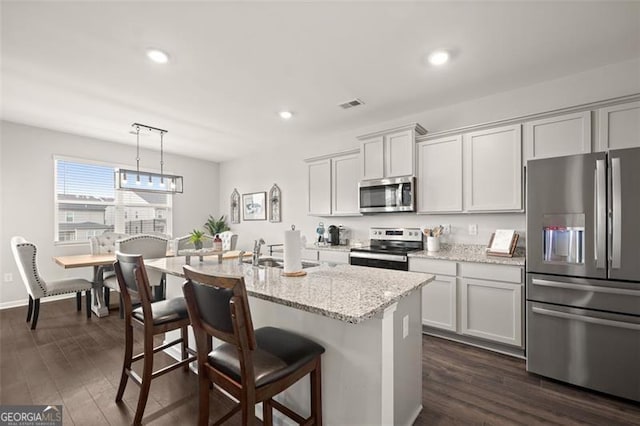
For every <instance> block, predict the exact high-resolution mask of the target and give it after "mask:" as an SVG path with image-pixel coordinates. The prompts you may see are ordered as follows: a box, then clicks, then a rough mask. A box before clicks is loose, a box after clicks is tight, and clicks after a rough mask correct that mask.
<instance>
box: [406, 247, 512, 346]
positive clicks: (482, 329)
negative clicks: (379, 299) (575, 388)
mask: <svg viewBox="0 0 640 426" xmlns="http://www.w3.org/2000/svg"><path fill="white" fill-rule="evenodd" d="M409 270H410V271H414V272H426V273H430V274H433V275H435V279H434V281H432V282H431V283H429V284H427V285H426V286H425V287H423V289H422V324H423V325H426V326H429V327H433V328H437V329H440V330H446V331H448V332H453V333H456V334H459V335H464V336H472V337H474V338H480V339H484V340H487V341H491V342H497V343H500V344H504V345H509V346H513V347H517V348H522V347H523V343H524V342H523V303H524V302H523V296H524V292H523V282H524V281H523V280H524V271H523V268H522V267H520V266H505V265H492V264H481V263H471V262H453V261H446V260H445V261H443V260H432V259H424V258H413V257H412V258H409Z"/></svg>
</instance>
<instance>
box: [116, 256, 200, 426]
mask: <svg viewBox="0 0 640 426" xmlns="http://www.w3.org/2000/svg"><path fill="white" fill-rule="evenodd" d="M116 257H117V260H116V263H115V264H114V267H115V272H116V277H117V280H118V285H119V287H120V293H121V294H122V299H123V301H124V311H125V321H124V323H125V351H124V361H123V364H122V373H121V374H120V385H119V386H118V392H117V393H116V402H120V401H122V397H123V395H124V391H125V388H126V387H127V382H128V380H129V378H131V380H133V382H134V383H135V384H137V385H138V386H140V392H139V393H138V405H137V406H136V413H135V416H134V419H133V424H134V425H139V424H141V422H142V416H143V414H144V409H145V407H146V405H147V399H148V398H149V389H150V386H151V380H152V379H154V378H156V377H158V376H161V375H163V374H165V373H168V372H170V371H173V370H175V369H176V368H178V367H183V368H184V370H185V374H188V371H189V363H191V362H193V361H195V360H196V357H195V356H189V354H190V353H191V354H192V355H195V352H194V351H192V350H190V349H189V333H188V331H187V326H188V325H189V315H188V313H187V305H186V303H185V300H184V297H175V298H172V299H168V300H162V301H159V302H154V301H153V298H152V296H151V287H150V286H149V280H148V278H147V272H146V268H145V267H144V261H143V258H142V256H140V255H132V254H123V253H119V252H118V253H117V254H116ZM136 306H137V307H136ZM134 328H138V329H139V330H141V331H142V333H143V342H144V343H143V352H142V353H140V354H138V355H135V356H134V355H133V329H134ZM171 330H180V337H179V338H178V339H175V340H173V341H171V342H169V343H164V344H162V345H161V346H159V347H155V348H154V336H157V335H159V334H164V333H166V332H168V331H171ZM178 344H179V345H180V349H181V350H180V352H181V359H180V361H178V362H175V363H173V364H170V365H167V366H163V367H162V368H160V369H158V370H156V371H153V355H154V354H155V353H156V352H159V351H161V350H163V349H166V348H170V347H172V346H174V345H178ZM138 360H142V361H143V367H142V372H141V374H138V373H137V372H136V371H134V369H133V368H132V364H133V363H134V362H136V361H138Z"/></svg>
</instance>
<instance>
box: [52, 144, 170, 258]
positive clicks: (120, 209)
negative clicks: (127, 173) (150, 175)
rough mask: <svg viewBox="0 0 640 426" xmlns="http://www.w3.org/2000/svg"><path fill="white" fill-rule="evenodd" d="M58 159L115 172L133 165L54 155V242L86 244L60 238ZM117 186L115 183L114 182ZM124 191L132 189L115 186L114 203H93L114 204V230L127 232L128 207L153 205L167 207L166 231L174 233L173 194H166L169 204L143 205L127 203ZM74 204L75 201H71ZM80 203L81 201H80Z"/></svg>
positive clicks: (152, 205)
mask: <svg viewBox="0 0 640 426" xmlns="http://www.w3.org/2000/svg"><path fill="white" fill-rule="evenodd" d="M58 161H66V162H69V163H80V164H87V165H94V166H100V167H108V168H110V169H112V170H113V171H114V173H115V170H116V169H127V168H130V167H131V166H128V165H126V164H116V163H109V162H106V161H98V160H92V159H87V158H80V157H68V156H64V155H54V156H53V220H54V223H53V243H54V246H72V245H85V244H87V243H88V241H89V240H88V239H87V240H69V241H65V240H59V239H58V237H59V234H60V230H59V225H60V219H61V218H62V217H61V215H60V209H59V200H58V194H57V189H58V188H57V184H58ZM145 170H146V171H150V172H154V173H160V171H159V170H156V169H153V168H145ZM165 173H166V174H175V173H172V172H170V171H167V170H165ZM114 179H115V175H114ZM114 186H115V184H114ZM123 192H131V191H123V190H117V189H115V187H114V200H113V203H107V202H96V203H93V204H96V205H105V206H113V208H114V215H115V218H114V232H119V233H125V230H126V220H127V218H125V217H124V211H125V209H126V208H127V207H129V208H131V207H134V208H135V207H145V208H148V207H153V208H162V209H165V211H166V212H167V213H166V217H165V218H163V219H165V220H166V229H165V233H166V234H167V235H172V233H173V194H166V196H167V204H157V203H153V204H145V205H141V204H132V203H125V201H124V197H123ZM70 204H73V203H70ZM79 204H80V203H79ZM118 215H122V217H121V218H118ZM64 219H66V217H64ZM64 223H68V222H64ZM119 224H122V225H121V226H122V229H119Z"/></svg>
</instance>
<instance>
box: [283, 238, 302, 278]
mask: <svg viewBox="0 0 640 426" xmlns="http://www.w3.org/2000/svg"><path fill="white" fill-rule="evenodd" d="M301 256H302V254H301V247H300V231H294V230H291V231H285V232H284V272H285V273H291V272H300V271H301V270H302V261H301Z"/></svg>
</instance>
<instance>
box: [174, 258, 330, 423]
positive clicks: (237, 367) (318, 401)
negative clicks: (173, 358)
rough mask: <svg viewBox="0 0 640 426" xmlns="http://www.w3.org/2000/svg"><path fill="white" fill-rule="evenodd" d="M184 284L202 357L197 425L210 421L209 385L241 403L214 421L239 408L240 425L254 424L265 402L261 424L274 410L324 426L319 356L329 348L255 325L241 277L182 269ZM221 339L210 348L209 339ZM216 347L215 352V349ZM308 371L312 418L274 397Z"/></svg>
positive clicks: (224, 419) (301, 420)
mask: <svg viewBox="0 0 640 426" xmlns="http://www.w3.org/2000/svg"><path fill="white" fill-rule="evenodd" d="M184 275H185V278H186V279H187V282H186V283H185V284H184V286H183V287H182V290H183V292H184V296H185V299H186V301H187V309H188V311H189V318H190V319H191V326H192V327H193V332H194V335H195V338H196V347H197V357H198V404H199V407H198V413H199V414H198V425H200V426H205V425H208V424H210V423H209V389H210V387H211V383H214V384H215V385H217V386H218V387H220V388H222V389H223V390H224V391H225V392H227V393H228V394H229V395H231V396H232V397H233V398H234V399H235V400H236V401H238V403H237V405H236V406H235V407H234V408H233V409H232V410H231V411H229V412H228V413H227V414H225V415H224V416H222V417H221V418H220V419H218V420H217V421H216V422H215V423H214V424H216V425H218V424H224V423H225V422H226V421H227V420H228V419H229V418H230V417H231V416H233V415H234V414H235V413H237V412H238V411H240V412H241V413H242V414H241V415H242V424H243V425H245V426H251V425H254V424H256V421H255V420H256V419H255V404H257V403H260V402H262V409H263V424H264V425H265V426H271V425H273V409H274V408H275V409H276V410H278V411H279V412H281V413H283V414H285V415H287V416H288V417H290V418H291V419H293V420H294V421H295V422H297V423H298V424H305V425H311V424H313V425H322V378H321V356H322V354H323V353H324V351H325V349H324V348H323V347H322V346H321V345H319V344H318V343H316V342H314V341H312V340H311V339H308V338H307V337H305V336H301V335H299V334H296V333H293V332H291V331H288V330H283V329H280V328H275V327H262V328H259V329H257V330H254V328H253V321H252V319H251V311H250V309H249V301H248V298H247V291H246V288H245V284H244V278H243V277H229V276H225V277H219V276H213V275H207V274H203V273H201V272H199V271H197V270H195V269H194V268H191V267H190V266H185V267H184ZM212 337H215V338H216V339H219V340H221V341H222V342H223V343H222V344H220V345H219V346H217V347H216V348H212V343H211V342H212V340H211V338H212ZM212 349H213V350H212ZM307 375H309V376H310V380H309V385H310V389H309V394H310V399H311V401H310V408H311V409H310V412H311V413H310V416H309V417H308V418H304V417H302V416H301V415H299V414H298V413H296V412H294V411H293V410H291V409H290V408H288V407H286V406H285V405H283V404H282V403H280V402H278V401H276V400H275V399H273V398H274V397H275V396H276V395H277V394H279V393H281V392H282V391H283V390H285V389H287V388H288V387H289V386H291V385H292V384H294V383H295V382H297V381H298V380H300V379H301V378H303V377H305V376H307Z"/></svg>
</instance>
